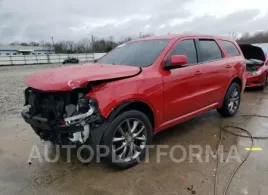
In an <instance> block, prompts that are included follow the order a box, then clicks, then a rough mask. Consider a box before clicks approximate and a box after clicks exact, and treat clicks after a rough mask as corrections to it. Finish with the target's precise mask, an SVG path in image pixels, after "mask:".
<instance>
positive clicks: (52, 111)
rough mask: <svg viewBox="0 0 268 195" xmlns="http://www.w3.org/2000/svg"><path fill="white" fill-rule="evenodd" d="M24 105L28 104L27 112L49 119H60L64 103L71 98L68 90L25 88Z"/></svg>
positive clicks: (68, 101) (67, 102)
mask: <svg viewBox="0 0 268 195" xmlns="http://www.w3.org/2000/svg"><path fill="white" fill-rule="evenodd" d="M25 100H26V102H25V105H30V110H29V114H30V115H31V116H40V117H43V118H46V119H49V120H55V119H62V118H63V116H64V113H65V105H67V104H69V103H70V102H71V100H72V97H71V93H70V92H55V93H50V92H43V91H38V90H34V89H30V88H28V89H26V90H25Z"/></svg>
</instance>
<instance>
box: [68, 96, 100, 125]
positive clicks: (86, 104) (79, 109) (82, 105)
mask: <svg viewBox="0 0 268 195" xmlns="http://www.w3.org/2000/svg"><path fill="white" fill-rule="evenodd" d="M66 110H67V108H66ZM97 110H98V105H97V102H96V101H95V100H93V99H91V98H79V100H78V102H77V106H76V113H78V114H75V115H74V116H71V117H67V118H64V121H65V124H66V125H73V124H77V123H80V124H81V123H83V121H85V120H86V119H87V118H88V117H90V116H91V115H93V114H94V113H96V112H97Z"/></svg>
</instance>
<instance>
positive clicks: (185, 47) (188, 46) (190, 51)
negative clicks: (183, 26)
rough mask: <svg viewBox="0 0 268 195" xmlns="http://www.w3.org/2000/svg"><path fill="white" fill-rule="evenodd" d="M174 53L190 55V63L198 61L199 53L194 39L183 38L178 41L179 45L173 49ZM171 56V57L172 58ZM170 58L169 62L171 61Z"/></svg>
mask: <svg viewBox="0 0 268 195" xmlns="http://www.w3.org/2000/svg"><path fill="white" fill-rule="evenodd" d="M172 55H186V56H187V57H188V61H189V65H191V64H196V63H197V54H196V48H195V43H194V40H192V39H189V40H183V41H180V42H179V43H178V45H177V46H176V47H175V48H174V49H173V51H172V53H171V55H170V56H172ZM170 56H169V59H170ZM169 59H168V62H169Z"/></svg>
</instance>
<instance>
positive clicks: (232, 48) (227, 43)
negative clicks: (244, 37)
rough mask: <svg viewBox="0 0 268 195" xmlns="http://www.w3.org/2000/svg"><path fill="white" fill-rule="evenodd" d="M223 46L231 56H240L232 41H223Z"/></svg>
mask: <svg viewBox="0 0 268 195" xmlns="http://www.w3.org/2000/svg"><path fill="white" fill-rule="evenodd" d="M221 44H222V46H223V47H224V48H225V49H226V51H227V53H228V54H229V55H230V56H239V55H240V53H239V51H238V49H237V47H236V46H235V45H234V44H233V43H232V42H230V41H221Z"/></svg>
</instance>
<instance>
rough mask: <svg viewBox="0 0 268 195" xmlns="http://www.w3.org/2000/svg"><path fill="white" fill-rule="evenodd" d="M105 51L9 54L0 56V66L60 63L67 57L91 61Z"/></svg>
mask: <svg viewBox="0 0 268 195" xmlns="http://www.w3.org/2000/svg"><path fill="white" fill-rule="evenodd" d="M103 55H105V53H94V54H92V53H88V54H49V55H10V56H0V66H7V65H8V66H10V65H27V64H61V63H62V62H63V61H64V59H66V58H67V57H75V58H78V59H79V61H80V62H92V61H93V60H95V59H99V58H101V57H102V56H103Z"/></svg>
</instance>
